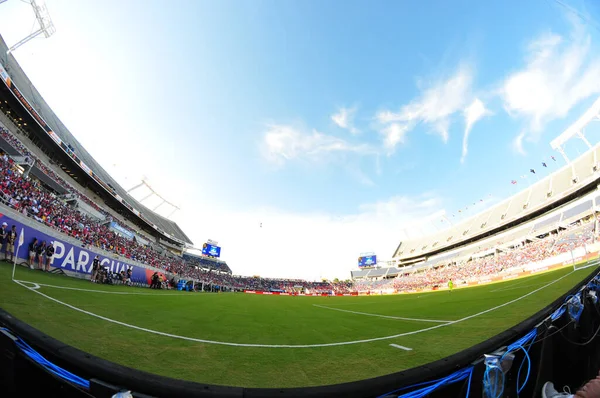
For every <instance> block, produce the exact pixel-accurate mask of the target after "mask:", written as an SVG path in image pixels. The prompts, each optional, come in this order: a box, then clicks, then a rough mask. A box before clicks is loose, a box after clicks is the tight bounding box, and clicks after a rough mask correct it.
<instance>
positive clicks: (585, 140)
mask: <svg viewBox="0 0 600 398" xmlns="http://www.w3.org/2000/svg"><path fill="white" fill-rule="evenodd" d="M577 136H578V137H579V138H581V140H582V141H583V142H585V145H587V147H588V149H592V145H591V144H590V142H589V141H588V140H587V138H585V135H583V133H582V132H581V130H579V131H578V132H577Z"/></svg>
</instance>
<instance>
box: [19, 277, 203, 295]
mask: <svg viewBox="0 0 600 398" xmlns="http://www.w3.org/2000/svg"><path fill="white" fill-rule="evenodd" d="M14 281H15V282H21V283H31V284H34V285H37V286H38V289H39V287H40V286H44V287H52V288H55V289H65V290H76V291H78V292H92V293H102V294H125V295H137V296H156V297H162V296H186V294H179V293H142V292H110V291H108V290H97V289H81V288H78V287H67V286H58V285H48V284H46V283H36V282H31V281H22V280H18V279H14ZM190 296H192V295H190Z"/></svg>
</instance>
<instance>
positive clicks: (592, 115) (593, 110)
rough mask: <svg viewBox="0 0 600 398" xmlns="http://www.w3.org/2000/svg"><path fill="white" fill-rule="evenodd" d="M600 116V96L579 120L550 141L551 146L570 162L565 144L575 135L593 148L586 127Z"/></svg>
mask: <svg viewBox="0 0 600 398" xmlns="http://www.w3.org/2000/svg"><path fill="white" fill-rule="evenodd" d="M599 117H600V98H598V99H597V100H596V101H595V102H594V103H593V104H592V106H591V107H590V108H589V109H588V110H587V111H586V112H585V113H584V114H583V116H581V117H580V118H579V119H578V120H576V121H575V123H573V124H572V125H570V126H569V128H567V129H566V130H565V131H564V132H563V133H562V134H560V135H559V136H558V137H556V138H555V139H554V140H552V141H551V142H550V146H551V147H552V149H554V150H556V151H558V153H560V154H561V155H562V157H563V158H564V159H565V161H566V162H567V163H568V164H569V163H571V161H570V160H569V158H568V157H567V155H566V154H565V152H564V149H563V146H564V144H565V143H566V142H567V141H568V140H570V139H571V138H573V137H578V138H579V139H581V140H582V141H583V142H584V143H585V145H586V146H587V147H588V148H590V149H591V148H592V145H591V144H590V142H589V141H588V140H587V138H585V135H584V134H583V133H584V128H585V127H586V126H587V125H588V124H589V123H590V122H591V121H594V120H598V118H599Z"/></svg>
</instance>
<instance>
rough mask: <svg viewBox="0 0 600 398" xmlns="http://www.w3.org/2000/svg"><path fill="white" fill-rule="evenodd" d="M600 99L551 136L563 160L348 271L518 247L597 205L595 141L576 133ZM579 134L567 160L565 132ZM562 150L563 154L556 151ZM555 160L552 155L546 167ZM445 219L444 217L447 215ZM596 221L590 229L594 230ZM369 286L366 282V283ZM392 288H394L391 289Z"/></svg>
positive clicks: (445, 261) (379, 274)
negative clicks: (388, 257)
mask: <svg viewBox="0 0 600 398" xmlns="http://www.w3.org/2000/svg"><path fill="white" fill-rule="evenodd" d="M599 110H600V99H599V100H597V101H596V102H595V103H594V104H593V105H592V107H591V108H590V109H589V110H588V111H587V112H585V114H584V115H583V116H582V117H581V118H580V119H579V120H577V121H576V122H575V123H574V124H573V125H572V126H571V127H569V128H568V129H567V130H566V131H565V132H564V133H563V134H561V135H560V136H559V137H557V139H555V140H554V141H553V142H552V147H553V148H554V149H556V150H557V151H558V153H557V155H556V156H557V157H559V158H560V157H564V159H565V160H566V161H567V163H566V164H565V165H564V166H562V167H560V168H559V169H558V170H556V171H554V172H552V173H550V174H549V175H547V176H545V177H541V178H539V177H538V176H539V174H535V175H532V179H533V178H535V179H537V180H536V181H535V182H534V183H532V184H531V185H529V186H528V187H527V188H525V189H523V190H521V191H519V192H518V193H516V194H514V195H512V196H510V197H509V198H507V199H505V200H503V201H501V202H500V203H497V204H495V205H493V206H491V207H490V208H488V209H485V210H484V211H481V212H480V213H478V214H476V215H473V216H471V217H469V218H466V219H464V220H461V221H458V222H456V223H454V224H452V225H451V226H450V227H449V228H446V229H444V230H442V231H438V232H436V233H434V234H430V235H426V236H423V237H419V238H416V239H412V240H408V241H402V242H400V243H399V245H398V247H397V248H396V250H395V251H394V254H393V259H392V261H389V262H387V263H386V266H384V267H377V268H372V269H361V270H358V271H352V272H351V275H352V278H353V279H354V280H372V281H373V280H382V279H391V278H397V277H401V276H402V275H406V274H410V273H413V272H420V271H423V270H427V269H429V268H433V267H440V266H448V265H455V264H458V263H465V262H468V261H471V260H473V259H476V258H480V257H484V256H493V255H495V254H497V253H498V252H502V251H508V250H511V249H514V248H515V247H520V246H522V245H523V244H525V243H530V242H534V241H536V240H538V239H540V238H541V237H545V236H548V234H550V233H553V232H556V231H561V230H564V229H565V228H567V227H568V226H569V225H571V224H572V223H574V222H577V221H580V220H583V219H585V218H586V217H589V216H592V215H594V214H595V213H596V212H597V211H598V210H599V209H600V192H599V189H600V186H599V183H600V144H596V145H595V146H591V145H589V143H588V142H587V140H586V139H585V137H583V136H582V135H581V131H582V130H583V127H585V125H586V124H587V123H589V122H590V121H591V120H593V119H594V118H596V117H597V116H598V113H599ZM573 136H579V138H583V139H584V141H585V142H586V144H588V145H589V149H588V150H587V151H586V152H584V153H583V154H582V155H580V156H579V157H577V158H576V159H574V160H572V161H571V160H569V159H568V158H567V157H566V156H565V155H564V152H563V151H562V149H561V145H563V144H564V143H565V141H566V140H567V139H568V137H573ZM561 155H562V156H561ZM556 164H558V161H557V160H556V158H553V160H552V164H550V166H551V167H556V166H555V165H556ZM448 221H449V220H448ZM596 224H597V221H594V228H593V229H594V230H595V231H596V233H597V231H598V228H597V225H596ZM367 287H368V286H367ZM393 290H394V292H397V289H393Z"/></svg>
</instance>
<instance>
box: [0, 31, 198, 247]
mask: <svg viewBox="0 0 600 398" xmlns="http://www.w3.org/2000/svg"><path fill="white" fill-rule="evenodd" d="M7 50H8V46H7V44H6V42H5V41H4V39H3V38H2V37H0V54H1V55H0V77H1V78H2V80H3V84H0V102H1V106H2V109H1V112H0V122H3V123H4V124H5V125H7V126H6V127H9V129H10V130H11V131H13V132H15V131H16V132H17V133H20V134H22V136H23V137H24V138H25V139H26V140H29V141H30V142H31V143H33V144H34V145H35V146H34V147H31V146H29V148H31V149H34V150H39V151H41V152H43V154H44V155H45V157H46V158H47V159H48V160H49V162H50V163H51V164H54V165H57V166H59V167H60V169H62V171H63V174H62V176H64V177H65V179H66V180H67V181H69V180H70V184H72V185H74V186H75V185H77V186H78V187H79V188H78V189H82V188H83V189H84V190H89V192H92V193H93V195H90V196H93V199H94V200H97V202H98V203H103V204H105V205H106V206H107V207H109V208H110V210H112V211H114V212H116V213H117V214H118V215H119V216H120V217H121V218H122V219H124V220H125V221H126V222H128V223H129V224H130V225H131V226H132V227H135V228H138V229H140V230H141V231H143V233H144V235H146V236H148V237H151V238H152V240H153V241H154V242H155V243H157V244H160V246H162V247H164V248H166V249H168V250H171V251H172V252H175V253H178V254H181V253H183V250H184V249H185V248H186V247H190V246H191V245H192V244H193V243H192V241H191V240H190V239H189V237H188V236H187V235H186V234H185V233H184V232H183V230H182V229H181V228H180V227H179V226H178V225H177V223H175V222H173V221H171V220H169V219H167V218H165V217H163V216H161V215H159V214H157V213H155V212H154V211H152V210H150V209H148V208H147V207H146V206H144V205H143V204H142V203H140V202H138V201H137V200H136V199H135V198H133V197H132V196H130V195H129V194H128V193H127V191H126V190H125V189H124V188H123V187H121V186H120V185H119V184H118V183H117V182H116V181H115V180H114V179H113V178H112V177H111V176H110V174H109V173H108V172H107V171H106V170H104V169H103V168H102V167H101V166H100V165H99V164H98V162H96V160H95V159H94V158H93V157H92V156H91V155H90V153H89V152H88V151H87V150H86V149H85V148H84V147H83V146H82V145H81V143H79V141H78V140H77V139H76V138H75V137H74V135H73V134H72V133H71V132H70V131H69V130H68V129H67V128H66V126H65V125H64V124H63V123H62V122H61V121H60V119H59V118H58V117H57V115H56V114H55V113H54V112H53V111H52V109H51V108H50V106H49V105H48V104H47V103H46V101H45V100H44V98H43V97H42V96H41V95H40V93H39V92H38V91H37V90H36V89H35V87H34V86H33V84H32V82H31V81H30V80H29V78H28V77H27V76H26V74H25V72H24V71H23V70H22V69H21V67H20V65H19V64H18V62H17V61H16V59H15V58H14V57H13V56H12V55H10V54H8V55H7ZM65 83H66V84H68V82H65ZM2 149H3V150H5V151H8V152H9V154H10V151H11V147H10V145H2ZM13 151H14V150H13ZM31 172H32V174H34V175H35V177H36V178H38V179H40V181H42V182H43V183H45V184H47V185H48V186H49V187H51V188H52V189H53V190H55V191H56V192H57V193H58V194H66V192H65V189H64V188H63V187H61V186H60V185H59V184H57V183H56V182H55V181H53V180H52V179H51V178H49V177H48V176H47V175H46V174H45V173H44V172H43V171H41V170H40V169H39V168H38V167H37V166H36V165H33V167H32V170H31ZM67 175H68V177H67ZM82 207H85V204H83V205H82ZM142 239H143V238H142Z"/></svg>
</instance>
